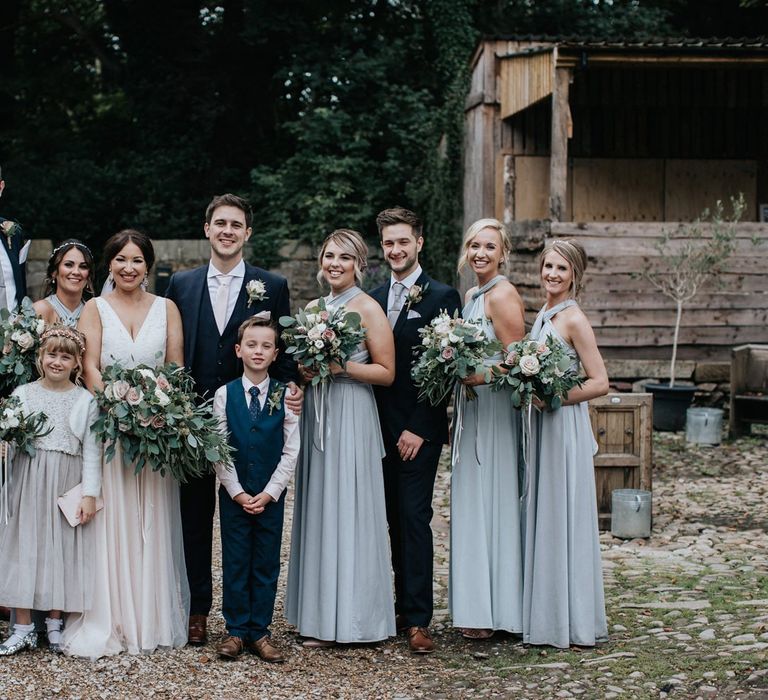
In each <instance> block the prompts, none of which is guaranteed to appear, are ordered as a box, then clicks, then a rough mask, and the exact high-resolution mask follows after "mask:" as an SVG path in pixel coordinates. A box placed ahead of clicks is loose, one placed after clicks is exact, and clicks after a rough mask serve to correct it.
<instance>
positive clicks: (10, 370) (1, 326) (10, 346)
mask: <svg viewBox="0 0 768 700" xmlns="http://www.w3.org/2000/svg"><path fill="white" fill-rule="evenodd" d="M44 330H45V321H43V319H41V318H38V316H37V314H35V309H34V308H33V306H32V301H31V300H30V299H29V297H24V298H23V299H22V300H21V304H20V306H19V309H18V311H8V309H5V308H3V309H0V333H2V337H3V352H2V358H0V394H3V395H8V394H10V393H11V392H12V391H13V390H14V389H15V388H16V387H17V386H21V385H22V384H28V383H29V382H30V381H32V378H33V377H34V376H35V374H36V369H35V358H36V357H37V349H38V348H39V347H40V334H41V333H42V332H43V331H44Z"/></svg>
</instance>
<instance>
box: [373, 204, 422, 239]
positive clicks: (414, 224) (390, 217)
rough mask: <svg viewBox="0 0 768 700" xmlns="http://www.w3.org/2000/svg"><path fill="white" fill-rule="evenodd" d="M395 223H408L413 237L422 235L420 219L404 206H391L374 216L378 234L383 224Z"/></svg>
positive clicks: (390, 224) (392, 224) (391, 224)
mask: <svg viewBox="0 0 768 700" xmlns="http://www.w3.org/2000/svg"><path fill="white" fill-rule="evenodd" d="M395 224H408V225H409V226H410V227H411V228H412V229H413V235H414V238H418V237H419V236H421V235H422V228H423V224H422V223H421V219H420V218H419V217H418V216H416V214H415V213H414V212H412V211H411V210H410V209H405V208H404V207H392V208H391V209H385V210H384V211H380V212H379V214H378V216H377V217H376V228H378V229H379V236H381V232H382V230H383V229H384V227H385V226H394V225H395Z"/></svg>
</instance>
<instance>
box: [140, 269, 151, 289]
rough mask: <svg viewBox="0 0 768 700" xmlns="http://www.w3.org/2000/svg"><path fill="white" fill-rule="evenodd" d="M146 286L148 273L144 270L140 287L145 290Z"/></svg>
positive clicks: (147, 285)
mask: <svg viewBox="0 0 768 700" xmlns="http://www.w3.org/2000/svg"><path fill="white" fill-rule="evenodd" d="M147 287H149V275H148V274H147V273H146V272H145V273H144V279H143V280H141V288H142V289H143V290H144V291H145V292H146V291H147Z"/></svg>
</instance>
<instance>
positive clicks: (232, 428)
mask: <svg viewBox="0 0 768 700" xmlns="http://www.w3.org/2000/svg"><path fill="white" fill-rule="evenodd" d="M278 388H281V389H282V391H283V393H284V392H285V387H284V385H282V384H280V382H278V381H276V380H274V379H272V380H270V382H269V389H268V393H267V400H266V401H265V403H264V408H263V409H262V411H261V415H260V416H259V419H258V420H257V421H253V420H252V419H251V415H250V413H249V411H248V403H247V402H246V400H245V392H244V391H243V382H242V379H241V378H239V377H238V378H237V379H234V380H233V381H231V382H229V384H227V409H226V411H227V427H228V428H229V442H230V444H231V445H232V446H233V447H234V448H235V449H236V450H237V452H235V455H234V461H235V469H236V471H237V478H238V481H239V482H240V485H241V486H242V487H243V489H245V491H247V492H248V493H249V494H251V495H252V496H255V495H256V494H257V493H261V492H262V491H263V490H264V488H265V487H266V485H267V484H268V483H269V480H270V479H271V478H272V474H273V473H274V471H275V469H276V468H277V465H278V464H279V463H280V457H281V456H282V454H283V444H284V438H283V418H284V417H285V408H284V406H283V401H282V398H281V401H280V407H279V408H275V409H273V411H272V415H270V413H269V397H270V396H271V395H272V392H274V391H275V390H276V389H278Z"/></svg>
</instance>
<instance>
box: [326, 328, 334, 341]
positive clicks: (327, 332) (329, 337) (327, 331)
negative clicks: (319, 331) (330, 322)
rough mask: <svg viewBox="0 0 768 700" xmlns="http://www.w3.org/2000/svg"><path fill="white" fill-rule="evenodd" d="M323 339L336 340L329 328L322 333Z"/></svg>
mask: <svg viewBox="0 0 768 700" xmlns="http://www.w3.org/2000/svg"><path fill="white" fill-rule="evenodd" d="M323 338H325V339H326V340H328V341H333V340H336V333H334V332H333V331H332V330H331V329H330V328H326V329H325V330H324V331H323Z"/></svg>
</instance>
